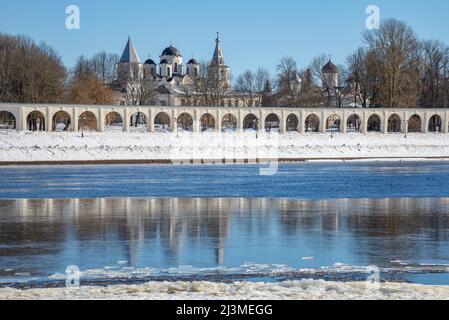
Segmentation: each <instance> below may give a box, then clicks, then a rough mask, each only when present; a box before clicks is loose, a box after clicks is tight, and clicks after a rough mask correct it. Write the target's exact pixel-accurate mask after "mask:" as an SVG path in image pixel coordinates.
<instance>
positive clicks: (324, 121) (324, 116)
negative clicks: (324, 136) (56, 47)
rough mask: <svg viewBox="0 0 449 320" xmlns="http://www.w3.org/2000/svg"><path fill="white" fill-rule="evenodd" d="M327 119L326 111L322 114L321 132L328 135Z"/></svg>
mask: <svg viewBox="0 0 449 320" xmlns="http://www.w3.org/2000/svg"><path fill="white" fill-rule="evenodd" d="M326 126H327V117H326V114H325V113H324V111H322V112H321V121H320V132H321V133H326Z"/></svg>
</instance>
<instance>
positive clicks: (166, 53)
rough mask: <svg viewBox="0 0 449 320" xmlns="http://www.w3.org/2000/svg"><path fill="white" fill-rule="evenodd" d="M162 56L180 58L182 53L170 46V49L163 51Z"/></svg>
mask: <svg viewBox="0 0 449 320" xmlns="http://www.w3.org/2000/svg"><path fill="white" fill-rule="evenodd" d="M162 55H163V56H176V57H179V56H181V53H180V52H179V50H178V49H176V48H175V47H173V46H170V47H168V48H165V49H164V51H162Z"/></svg>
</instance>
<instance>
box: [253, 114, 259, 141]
mask: <svg viewBox="0 0 449 320" xmlns="http://www.w3.org/2000/svg"><path fill="white" fill-rule="evenodd" d="M254 126H255V129H256V139H258V138H259V119H258V118H256V119H254Z"/></svg>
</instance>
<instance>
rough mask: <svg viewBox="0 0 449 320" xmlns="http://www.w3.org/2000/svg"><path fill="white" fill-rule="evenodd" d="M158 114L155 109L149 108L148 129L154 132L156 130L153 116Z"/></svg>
mask: <svg viewBox="0 0 449 320" xmlns="http://www.w3.org/2000/svg"><path fill="white" fill-rule="evenodd" d="M154 116H156V115H155V114H154V112H153V109H151V108H150V109H149V110H148V118H147V131H148V132H151V133H153V132H154V119H153V117H154Z"/></svg>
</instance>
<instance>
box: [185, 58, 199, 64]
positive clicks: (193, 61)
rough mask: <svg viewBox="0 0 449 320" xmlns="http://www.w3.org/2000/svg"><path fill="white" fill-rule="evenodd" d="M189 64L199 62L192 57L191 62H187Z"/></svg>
mask: <svg viewBox="0 0 449 320" xmlns="http://www.w3.org/2000/svg"><path fill="white" fill-rule="evenodd" d="M187 64H199V63H198V61H196V60H195V59H190V60H189V62H187Z"/></svg>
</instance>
